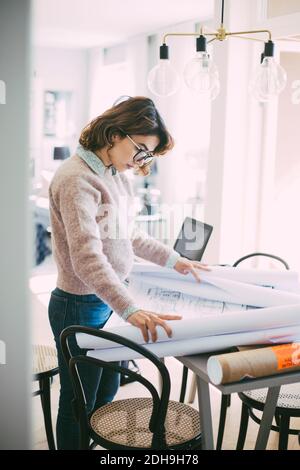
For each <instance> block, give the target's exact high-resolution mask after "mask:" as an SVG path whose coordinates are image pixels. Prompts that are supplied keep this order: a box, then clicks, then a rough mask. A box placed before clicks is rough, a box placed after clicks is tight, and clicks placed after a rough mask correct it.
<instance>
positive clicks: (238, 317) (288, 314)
mask: <svg viewBox="0 0 300 470" xmlns="http://www.w3.org/2000/svg"><path fill="white" fill-rule="evenodd" d="M168 325H169V326H170V327H171V329H172V332H173V336H172V338H169V337H168V336H167V334H166V332H165V330H164V329H163V328H162V327H160V326H158V327H157V333H158V339H157V342H158V343H159V342H162V341H163V342H170V341H174V340H176V341H178V340H189V339H193V338H201V337H204V336H215V335H223V334H228V333H241V332H246V331H253V330H257V331H259V330H268V329H273V328H280V327H286V328H287V331H288V333H292V332H293V329H294V327H295V326H299V327H300V305H298V304H297V305H287V306H282V307H271V308H264V309H250V310H240V311H234V312H230V313H222V314H214V315H203V316H199V317H194V318H187V319H182V320H171V321H168ZM106 331H109V332H111V333H115V334H117V335H120V336H123V337H124V338H128V339H130V340H132V341H135V342H136V343H138V344H145V341H144V339H143V336H142V333H141V331H140V329H139V328H136V327H135V326H132V325H129V324H128V323H125V322H124V325H120V326H116V327H112V328H107V329H106ZM76 340H77V344H78V346H79V347H80V348H83V349H105V348H112V347H118V345H117V344H116V343H112V342H111V341H108V340H106V339H102V338H96V337H94V336H90V335H87V334H85V333H77V335H76ZM236 344H239V343H236Z"/></svg>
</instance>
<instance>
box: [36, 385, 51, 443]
mask: <svg viewBox="0 0 300 470" xmlns="http://www.w3.org/2000/svg"><path fill="white" fill-rule="evenodd" d="M39 385H40V390H41V403H42V409H43V415H44V423H45V430H46V435H47V442H48V447H49V450H55V441H54V436H53V429H52V418H51V400H50V377H44V378H42V379H40V380H39Z"/></svg>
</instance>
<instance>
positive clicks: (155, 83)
mask: <svg viewBox="0 0 300 470" xmlns="http://www.w3.org/2000/svg"><path fill="white" fill-rule="evenodd" d="M148 87H149V90H150V91H151V92H152V93H153V94H154V95H156V96H171V95H173V94H174V93H176V92H177V91H178V90H179V88H180V78H179V75H178V73H177V72H176V70H175V69H174V67H173V66H172V65H171V63H170V60H169V59H160V61H159V63H158V65H156V66H155V67H153V69H152V70H150V72H149V75H148Z"/></svg>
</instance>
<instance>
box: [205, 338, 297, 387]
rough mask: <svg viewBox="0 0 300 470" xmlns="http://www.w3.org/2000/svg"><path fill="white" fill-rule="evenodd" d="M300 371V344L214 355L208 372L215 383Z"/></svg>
mask: <svg viewBox="0 0 300 470" xmlns="http://www.w3.org/2000/svg"><path fill="white" fill-rule="evenodd" d="M294 370H300V343H289V344H282V345H277V346H272V347H266V348H259V349H250V350H246V351H239V352H234V353H228V354H219V355H216V356H211V357H210V358H209V360H208V362H207V373H208V376H209V379H210V380H211V382H212V383H213V384H215V385H220V384H226V383H230V382H238V381H240V380H242V379H244V378H257V377H263V376H267V375H276V374H281V373H283V372H291V371H294Z"/></svg>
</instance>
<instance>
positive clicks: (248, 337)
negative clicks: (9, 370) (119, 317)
mask: <svg viewBox="0 0 300 470" xmlns="http://www.w3.org/2000/svg"><path fill="white" fill-rule="evenodd" d="M299 340H300V327H299V326H298V327H294V328H293V329H292V330H291V328H274V329H270V330H262V331H249V332H246V333H238V334H237V333H235V334H226V335H218V336H208V337H204V338H194V339H187V340H179V341H174V340H173V341H169V342H168V341H165V342H160V343H151V344H146V345H144V347H145V348H146V349H148V350H149V351H151V352H153V353H154V354H156V355H157V356H158V357H168V356H175V357H179V356H187V355H190V354H200V353H205V352H212V351H221V350H223V349H226V348H229V347H232V346H237V345H239V346H242V345H248V344H274V343H289V342H297V341H299ZM87 355H88V356H89V357H95V358H97V359H102V360H103V361H108V362H110V361H127V360H131V359H138V358H141V357H143V356H142V355H141V354H139V353H137V352H136V351H133V350H132V349H130V348H127V347H123V346H121V347H117V348H107V349H95V350H90V351H88V352H87Z"/></svg>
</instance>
